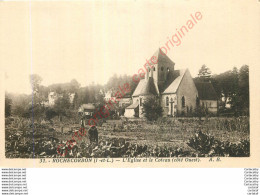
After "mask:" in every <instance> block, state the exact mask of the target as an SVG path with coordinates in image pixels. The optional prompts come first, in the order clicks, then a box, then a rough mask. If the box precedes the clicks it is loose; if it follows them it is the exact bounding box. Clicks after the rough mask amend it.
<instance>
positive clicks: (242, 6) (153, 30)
mask: <svg viewBox="0 0 260 195" xmlns="http://www.w3.org/2000/svg"><path fill="white" fill-rule="evenodd" d="M259 8H260V2H258V1H257V0H248V1H243V0H230V1H228V2H227V1H219V0H218V1H215V0H212V1H206V0H205V1H202V0H201V1H194V0H178V1H163V2H162V1H161V2H159V1H158V2H157V1H138V0H136V1H86V2H83V1H80V2H78V1H75V2H67V1H66V2H0V70H1V71H4V72H5V89H6V91H8V92H16V93H30V92H31V88H30V83H29V75H30V74H33V73H36V74H39V75H40V76H41V77H42V78H43V81H42V84H43V85H46V86H47V85H50V84H53V83H63V82H70V81H71V80H72V79H76V80H77V81H78V82H79V83H80V84H81V86H86V85H88V84H90V83H93V82H94V83H98V84H105V83H106V82H107V81H108V79H109V77H111V76H112V75H113V74H115V73H116V74H117V75H123V74H127V75H133V74H136V73H138V70H139V69H140V68H141V67H142V66H143V64H144V63H145V61H146V59H148V58H150V57H151V56H152V55H153V54H154V52H155V51H156V50H158V49H159V48H161V47H165V44H166V42H167V41H168V40H169V39H171V37H172V36H173V35H174V34H175V33H177V32H178V31H179V29H180V28H181V27H182V26H183V25H184V26H187V25H186V24H187V21H188V20H191V15H192V16H193V17H194V16H195V13H196V12H200V13H201V15H202V18H201V19H200V20H198V21H197V24H194V26H193V28H192V29H190V30H189V32H187V33H185V36H183V37H182V38H181V44H180V45H179V46H177V45H175V46H174V47H170V49H168V50H167V55H168V56H169V57H170V59H171V60H172V61H173V62H174V63H175V69H186V68H188V69H189V71H190V72H191V75H192V76H193V77H195V76H197V74H198V71H199V69H200V67H201V66H202V65H203V64H206V66H208V67H209V68H210V70H211V71H212V73H214V74H219V73H222V72H225V71H227V70H231V69H232V68H233V67H234V66H236V67H238V68H239V67H241V66H242V65H244V64H247V65H249V67H250V68H251V67H254V66H255V67H256V66H258V64H259V51H260V43H259V40H258V39H259V38H258V37H260V25H259V18H260V11H259V10H260V9H259Z"/></svg>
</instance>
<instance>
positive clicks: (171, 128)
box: [6, 117, 249, 158]
mask: <svg viewBox="0 0 260 195" xmlns="http://www.w3.org/2000/svg"><path fill="white" fill-rule="evenodd" d="M19 120H20V121H17V120H16V119H15V120H14V121H12V122H10V123H9V124H7V125H6V156H7V157H9V158H17V157H18V158H19V157H20V158H36V157H37V158H38V157H60V156H59V155H57V147H58V145H59V144H61V143H63V144H66V142H67V141H68V140H71V139H72V137H73V135H74V132H76V131H77V130H79V129H80V125H79V124H78V123H74V124H73V123H72V122H69V121H67V123H60V122H57V121H56V122H54V123H53V124H51V123H48V122H45V121H41V122H40V123H36V124H35V125H34V126H33V127H32V125H31V123H30V121H24V120H23V119H19ZM62 129H63V130H62ZM86 129H88V127H86ZM198 131H202V132H204V133H207V135H209V136H214V138H215V139H216V140H219V141H221V142H226V141H229V142H231V143H239V142H240V141H241V140H249V118H248V117H241V118H228V119H227V118H210V119H204V120H203V121H200V120H199V119H197V118H169V119H161V120H159V121H157V122H147V121H122V120H117V121H106V122H104V123H103V124H102V125H100V126H98V132H99V140H100V142H102V143H100V144H101V145H102V147H103V146H104V145H106V144H107V145H109V144H108V142H109V143H110V142H111V140H116V139H120V140H124V141H123V143H122V144H121V145H120V144H119V145H118V146H117V147H121V146H122V145H125V142H128V143H130V144H131V145H138V146H142V147H143V146H145V147H148V148H155V147H158V148H173V149H175V150H178V149H179V148H181V149H182V150H184V151H194V148H191V147H190V146H189V145H188V144H187V142H188V141H189V140H190V139H191V138H192V137H194V135H195V133H196V132H198ZM74 137H75V136H74ZM76 141H77V147H75V148H81V147H83V148H85V147H86V145H88V144H89V139H88V136H87V134H86V135H84V136H83V137H81V139H77V138H76ZM103 142H104V143H103ZM105 142H106V143H105ZM82 144H83V145H82ZM110 145H113V144H110ZM93 147H94V146H93ZM99 147H100V146H99ZM110 147H111V146H110ZM63 149H64V148H63ZM47 150H48V151H49V152H46V151H47ZM61 150H62V149H61ZM64 150H65V149H64ZM72 151H73V152H75V153H82V148H81V150H80V152H79V150H78V149H77V151H74V150H72ZM75 155H76V154H72V156H74V157H75ZM80 155H82V154H78V156H79V157H80ZM90 155H91V154H90Z"/></svg>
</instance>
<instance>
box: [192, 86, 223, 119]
mask: <svg viewBox="0 0 260 195" xmlns="http://www.w3.org/2000/svg"><path fill="white" fill-rule="evenodd" d="M195 85H196V87H197V90H198V93H199V96H198V100H197V101H198V102H197V104H199V105H200V106H201V107H203V108H206V109H207V110H208V112H209V113H213V114H216V113H217V112H218V97H217V93H216V91H215V89H214V87H213V85H212V83H211V82H195Z"/></svg>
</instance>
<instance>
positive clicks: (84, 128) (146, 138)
mask: <svg viewBox="0 0 260 195" xmlns="http://www.w3.org/2000/svg"><path fill="white" fill-rule="evenodd" d="M259 23H260V2H259V1H257V0H249V1H242V0H236V1H234V0H229V1H215V0H214V1H210V2H209V1H206V0H198V1H195V0H178V1H153V0H151V1H138V0H127V1H112V0H111V1H94V0H93V1H59V2H56V1H54V2H51V1H45V2H40V1H21V2H5V1H0V68H1V82H0V90H1V91H0V94H1V101H0V103H1V106H0V108H1V110H0V112H1V117H0V119H1V122H0V125H1V131H0V165H1V166H3V167H259V166H260V149H259V148H260V147H259V144H260V131H259V129H260V125H259V124H260V123H259V121H258V120H259V118H260V112H259V109H260V107H259V105H260V104H259V101H260V99H259V97H260V96H259V86H258V84H259V78H260V74H259V73H260V68H259V66H260V64H259V62H260V57H259V52H260V44H259V37H260V26H259Z"/></svg>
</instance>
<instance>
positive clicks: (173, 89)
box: [162, 70, 187, 94]
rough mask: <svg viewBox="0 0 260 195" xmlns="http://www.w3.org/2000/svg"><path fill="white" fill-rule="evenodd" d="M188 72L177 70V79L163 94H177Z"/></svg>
mask: <svg viewBox="0 0 260 195" xmlns="http://www.w3.org/2000/svg"><path fill="white" fill-rule="evenodd" d="M186 71H187V70H178V71H177V70H176V71H174V73H175V79H174V80H173V82H172V83H171V84H170V85H169V86H168V87H167V88H166V89H165V90H164V92H163V93H162V94H167V93H176V92H177V89H178V88H179V85H180V83H181V81H182V78H183V76H184V75H185V73H186Z"/></svg>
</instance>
